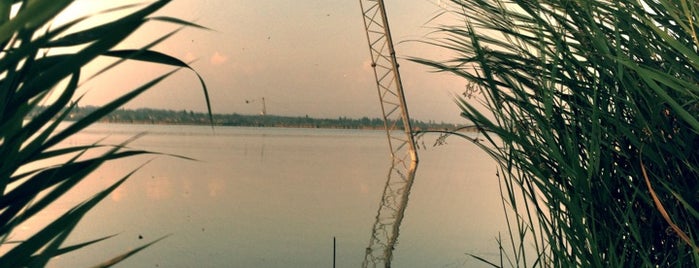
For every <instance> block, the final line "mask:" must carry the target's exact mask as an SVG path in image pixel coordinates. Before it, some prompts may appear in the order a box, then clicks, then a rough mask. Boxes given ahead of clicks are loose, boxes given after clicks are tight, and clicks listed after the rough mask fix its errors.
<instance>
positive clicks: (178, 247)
mask: <svg viewBox="0 0 699 268" xmlns="http://www.w3.org/2000/svg"><path fill="white" fill-rule="evenodd" d="M142 132H147V133H148V134H147V135H145V136H143V137H141V138H139V139H137V140H136V141H134V142H132V143H131V144H129V147H132V148H139V149H146V150H151V151H157V152H161V153H167V154H175V155H183V156H187V157H191V158H194V159H196V161H191V160H185V159H181V158H176V157H171V156H165V155H157V156H156V155H150V156H139V157H134V158H130V159H126V160H119V161H116V162H114V163H111V164H108V165H105V166H103V167H102V168H100V169H99V170H98V171H97V172H95V173H93V174H92V175H91V176H90V178H89V179H88V180H86V181H85V182H83V183H82V184H81V185H79V186H78V187H79V188H78V189H76V191H75V192H74V193H71V195H70V196H68V197H67V198H65V199H63V200H62V201H61V202H59V203H58V204H56V205H55V206H53V207H52V208H51V209H50V210H49V211H47V212H48V213H49V214H51V213H53V215H54V216H55V215H57V214H58V213H60V212H61V211H63V210H65V209H67V208H69V207H71V206H72V205H74V204H75V203H77V202H80V201H82V200H84V199H85V198H87V197H89V196H90V195H92V194H94V193H95V192H97V191H98V190H100V189H103V188H105V187H107V186H108V185H110V184H111V183H113V182H114V181H116V180H118V179H119V178H121V177H122V176H124V175H126V174H127V173H128V172H130V171H132V170H133V169H135V168H138V167H139V166H140V165H142V164H143V163H145V162H147V161H150V162H149V163H148V164H147V165H145V166H143V167H142V168H141V169H140V170H139V171H138V172H137V173H135V174H134V175H133V177H131V178H130V179H129V180H128V181H127V182H126V183H125V184H123V185H122V186H121V187H120V188H119V189H117V190H116V191H115V192H114V193H113V194H111V195H110V196H109V198H108V199H106V200H104V201H103V203H101V204H100V205H99V206H98V207H96V208H95V209H94V210H93V211H92V212H90V213H89V214H88V216H87V217H86V218H85V219H84V220H83V221H82V222H81V223H80V225H79V226H78V228H77V230H76V232H75V233H74V234H73V235H72V236H71V237H70V238H69V240H70V241H71V242H79V241H85V240H89V239H95V238H98V237H102V236H105V235H111V234H116V235H117V236H115V237H113V238H111V239H108V240H106V241H104V242H101V243H99V244H97V245H95V246H92V247H89V248H87V249H84V250H80V251H78V252H76V253H73V254H68V255H65V256H61V257H59V258H57V259H56V260H54V261H52V262H51V265H50V266H51V267H86V266H91V265H95V264H98V263H100V262H102V261H106V260H108V259H110V258H111V257H114V256H116V255H118V254H119V253H121V252H124V251H126V250H128V249H132V248H135V247H138V246H140V245H142V244H144V243H147V242H149V241H152V240H154V239H157V238H160V237H163V236H166V235H170V236H169V237H167V238H166V239H164V240H162V241H160V242H158V243H156V244H155V245H153V246H152V247H150V248H148V249H146V250H145V251H142V252H140V253H138V254H137V255H135V256H133V257H131V258H129V259H127V260H126V261H124V262H123V264H122V265H120V267H332V261H333V237H335V238H336V240H337V247H336V250H337V257H336V262H337V267H359V266H360V265H361V263H362V261H363V260H364V254H365V248H366V247H367V245H368V243H369V238H370V234H371V229H372V226H373V223H374V220H375V217H376V212H377V209H378V206H379V201H380V199H381V195H382V192H383V187H384V184H385V182H386V174H387V172H388V169H389V165H390V157H389V152H388V148H387V141H386V136H385V132H383V131H370V130H332V129H286V128H244V127H216V128H215V129H214V130H212V129H211V128H210V127H206V126H164V125H125V124H96V125H94V126H92V127H90V128H89V129H87V130H86V131H84V132H82V133H80V134H78V135H75V136H74V137H71V138H70V139H68V140H66V141H65V142H64V145H78V144H91V143H94V142H97V141H99V140H101V139H105V140H104V141H103V143H108V144H118V143H120V142H122V141H125V140H127V139H129V138H130V137H133V136H134V135H136V134H138V133H142ZM435 138H436V136H429V135H428V136H426V137H424V138H422V139H421V140H420V142H421V143H422V142H424V143H425V144H426V145H427V147H428V148H427V149H421V150H420V151H419V152H418V154H419V155H420V164H419V166H418V169H417V174H416V176H415V183H414V185H413V188H412V192H411V195H410V201H409V204H408V208H407V211H406V214H405V218H404V220H403V224H402V226H401V233H400V237H399V239H398V245H397V247H396V249H395V251H394V259H393V266H394V267H487V266H486V265H484V264H482V263H480V262H478V261H476V260H474V259H473V258H470V257H468V256H467V255H466V253H472V254H475V255H479V256H482V257H485V258H490V259H493V260H496V259H499V257H498V254H497V252H498V246H497V243H496V238H497V237H498V234H499V233H502V235H503V237H505V235H506V227H505V224H504V218H503V209H502V205H501V202H500V197H499V191H498V183H497V178H496V175H495V173H496V166H495V163H494V161H492V160H491V159H490V158H488V156H487V155H486V154H484V153H482V152H481V151H480V150H479V149H478V148H476V146H474V145H472V144H471V143H469V142H467V141H464V140H460V139H458V138H456V137H452V138H450V139H448V140H447V142H448V144H447V145H442V146H438V147H432V146H430V145H431V144H432V143H434V140H435ZM49 218H51V215H44V216H43V217H40V218H37V219H35V220H34V221H31V222H29V223H28V224H27V225H25V226H22V227H21V228H20V229H19V230H18V237H22V236H23V235H25V236H26V235H27V234H30V233H32V232H33V231H36V228H38V227H39V224H40V223H41V222H42V221H45V220H46V219H49Z"/></svg>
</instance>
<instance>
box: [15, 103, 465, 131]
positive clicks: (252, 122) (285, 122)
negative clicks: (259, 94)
mask: <svg viewBox="0 0 699 268" xmlns="http://www.w3.org/2000/svg"><path fill="white" fill-rule="evenodd" d="M42 108H43V107H42ZM42 108H40V109H36V110H35V111H34V112H32V113H30V114H29V115H28V116H29V117H30V118H31V117H34V116H36V115H37V114H39V113H40V112H41V111H42V110H43V109H42ZM99 108H100V107H96V106H84V107H77V106H76V107H74V108H73V109H72V110H71V112H70V113H68V116H67V117H66V120H70V121H77V120H81V119H83V118H85V116H87V115H89V114H91V113H93V112H94V111H96V110H98V109H99ZM210 118H213V119H210ZM210 120H213V124H214V125H217V126H245V127H291V128H337V129H384V122H383V119H379V118H372V119H370V118H368V117H362V118H359V119H353V118H347V117H339V118H336V119H331V118H312V117H308V116H278V115H264V116H263V115H242V114H213V115H211V116H210V115H209V114H207V113H197V112H193V111H186V110H181V111H173V110H162V109H150V108H141V109H135V110H128V109H118V110H115V111H112V112H110V113H109V114H108V115H106V116H104V117H103V118H102V119H101V120H100V121H101V122H108V123H129V124H170V125H208V124H211V121H210ZM412 125H413V126H414V127H415V128H416V129H418V130H446V129H453V128H455V127H457V126H456V125H454V124H449V123H444V122H441V123H437V122H434V121H428V122H424V121H419V120H413V121H412Z"/></svg>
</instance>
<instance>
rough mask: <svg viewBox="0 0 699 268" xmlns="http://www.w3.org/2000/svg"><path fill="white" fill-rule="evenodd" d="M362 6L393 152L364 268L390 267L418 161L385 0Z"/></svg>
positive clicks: (368, 0)
mask: <svg viewBox="0 0 699 268" xmlns="http://www.w3.org/2000/svg"><path fill="white" fill-rule="evenodd" d="M359 3H360V5H361V8H362V13H363V17H364V27H365V30H366V35H367V39H368V42H369V51H370V54H371V61H372V62H371V67H373V69H374V78H375V79H376V87H377V89H378V91H379V100H380V101H381V111H382V112H383V118H384V125H385V127H386V135H387V136H388V146H389V149H390V151H391V166H390V169H389V171H388V178H387V180H386V186H385V188H384V192H383V197H382V198H381V201H380V204H379V211H378V213H377V215H376V221H375V222H374V227H373V229H372V233H371V239H370V241H369V246H368V247H367V248H366V255H365V256H364V262H363V267H379V266H385V267H390V266H391V259H392V258H393V249H394V248H395V247H396V243H397V240H398V233H399V227H400V224H401V222H402V221H403V217H404V215H405V209H406V207H407V204H408V196H409V194H410V188H411V187H412V185H413V180H414V178H415V170H416V169H417V163H418V157H417V151H416V150H415V141H414V138H413V132H412V127H411V126H410V117H409V115H408V108H407V105H406V103H405V96H404V95H403V84H402V83H401V80H400V73H399V72H398V61H397V60H396V53H395V50H394V49H393V41H392V40H391V33H390V30H389V27H388V19H387V18H386V9H385V7H384V3H383V1H382V0H360V1H359Z"/></svg>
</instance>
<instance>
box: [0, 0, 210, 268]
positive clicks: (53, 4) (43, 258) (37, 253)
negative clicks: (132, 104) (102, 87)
mask: <svg viewBox="0 0 699 268" xmlns="http://www.w3.org/2000/svg"><path fill="white" fill-rule="evenodd" d="M72 2H73V1H72V0H31V1H30V0H14V1H9V0H8V1H0V47H2V51H1V52H0V156H2V161H0V252H2V255H1V256H0V267H43V266H45V265H46V264H47V263H48V262H49V261H50V260H51V259H52V258H53V257H55V256H58V255H62V254H66V253H69V252H73V251H76V250H79V249H81V248H83V247H85V246H89V245H92V244H94V243H97V242H99V241H102V240H104V239H107V238H109V236H105V237H102V238H98V239H95V240H92V241H86V242H84V243H79V244H75V245H65V243H64V242H65V240H66V238H67V237H68V236H69V235H70V234H71V232H72V231H74V229H75V228H76V225H77V223H78V222H79V221H80V219H81V218H82V217H83V216H84V215H85V214H86V213H88V212H89V211H90V210H91V209H92V208H93V207H94V206H95V205H96V204H97V203H99V202H100V200H102V199H104V198H105V197H106V196H107V195H109V193H110V192H112V191H113V190H114V189H116V188H117V187H118V186H119V185H120V184H121V183H123V182H124V181H125V180H126V179H127V178H128V177H129V176H131V174H133V172H135V171H132V172H130V173H128V174H127V175H126V176H124V177H123V178H121V179H120V180H118V181H117V182H116V183H115V184H114V185H112V186H110V187H108V188H107V189H104V190H102V191H100V192H97V193H95V195H94V196H93V197H91V198H89V199H87V200H85V201H84V202H82V203H80V204H78V205H76V206H75V207H73V208H71V209H70V210H67V211H65V212H64V213H63V214H62V215H60V216H58V217H57V219H56V220H54V221H53V222H50V223H48V224H47V225H45V226H43V227H42V228H41V229H39V230H38V231H37V232H36V233H34V234H33V235H31V236H30V237H28V238H26V239H23V240H21V241H16V240H14V238H15V236H14V233H15V230H17V228H18V227H21V226H23V224H25V223H26V222H27V221H28V220H30V219H32V218H34V217H37V215H41V213H42V211H43V210H44V209H45V208H47V207H48V206H49V205H51V204H52V203H54V202H55V201H56V200H57V199H59V198H60V197H61V196H64V195H66V193H68V192H69V191H70V190H71V189H73V188H75V187H76V185H78V184H79V182H81V181H82V180H84V179H86V178H87V177H88V175H89V174H90V173H91V172H92V171H94V170H95V169H97V168H99V167H100V166H101V165H102V164H104V163H106V162H109V161H113V160H116V159H121V158H125V157H131V156H134V155H140V154H148V153H150V152H146V151H140V150H136V149H128V148H126V147H125V145H127V144H128V142H129V141H125V142H124V143H122V144H119V145H115V146H108V145H103V144H93V145H86V146H69V147H60V148H58V147H57V146H56V145H58V144H59V143H60V142H62V141H64V140H65V139H67V138H69V137H70V136H71V135H74V134H75V133H77V132H79V131H81V130H82V129H84V128H86V127H88V126H90V125H91V124H93V123H95V122H96V121H97V120H99V119H100V118H102V117H104V116H105V115H106V114H108V113H109V112H111V111H113V110H115V109H117V108H119V107H120V106H122V105H123V104H125V103H127V102H128V101H129V100H131V99H133V98H134V97H136V96H138V95H139V94H141V93H143V92H145V91H147V90H148V89H150V88H152V87H153V86H155V85H156V84H158V82H160V81H162V80H163V79H166V78H167V77H168V76H170V75H171V74H172V73H173V72H174V71H176V69H179V68H189V66H188V65H187V64H186V63H184V62H182V61H180V60H178V59H176V58H173V57H171V56H168V55H167V54H163V53H159V52H156V51H153V50H151V48H152V47H153V46H155V45H156V44H158V43H160V42H162V41H163V40H165V39H167V38H168V37H169V36H171V35H172V34H174V33H175V32H177V30H175V31H173V32H170V33H166V34H164V35H163V36H160V37H157V38H154V41H152V42H151V43H150V44H148V45H147V46H144V47H141V48H137V49H119V50H116V49H114V47H115V46H116V45H117V44H119V43H121V42H122V41H123V40H124V39H126V38H127V37H129V36H130V35H131V34H132V33H134V32H135V31H137V29H138V28H139V27H140V26H142V25H143V24H145V23H149V22H150V21H156V20H157V21H161V22H165V23H174V24H176V25H179V26H181V27H199V28H201V27H200V26H197V25H195V24H192V23H189V22H186V21H183V20H180V19H177V18H171V17H154V16H152V14H153V13H154V12H156V11H158V10H159V9H161V8H162V7H163V6H165V5H166V4H167V3H168V2H169V1H153V2H151V3H150V4H147V5H141V6H133V5H130V6H120V7H116V8H113V9H110V10H107V11H105V12H103V13H101V14H85V15H84V17H76V18H73V20H72V21H70V22H67V23H65V24H62V25H54V24H53V19H54V18H55V17H56V16H57V15H58V14H59V13H60V12H61V11H62V10H64V9H65V8H66V7H67V6H68V5H70V4H71V3H72ZM13 9H15V10H16V12H13V11H12V10H13ZM117 12H118V13H117ZM105 13H114V14H124V15H121V16H120V17H119V18H117V19H115V20H112V21H111V22H106V23H103V24H100V25H85V23H82V22H84V21H85V20H87V19H88V18H90V17H92V16H100V15H104V14H105ZM86 26H89V27H86ZM77 27H81V28H80V30H77ZM98 57H116V58H118V59H119V61H117V63H115V64H114V65H110V66H107V67H104V68H103V69H102V70H101V71H99V72H98V73H97V75H95V76H93V77H90V78H88V79H98V78H99V75H100V74H102V73H104V72H111V71H112V67H114V66H116V65H119V64H123V63H124V62H128V61H132V60H138V61H147V62H152V63H159V64H166V65H170V66H174V67H175V68H174V69H175V70H173V71H172V72H168V73H166V74H163V75H162V76H159V77H156V78H154V79H153V80H151V81H149V82H147V83H145V84H143V85H142V86H140V87H138V88H135V89H132V90H129V91H127V93H125V94H124V95H122V96H121V97H119V98H117V99H114V100H112V101H110V102H109V103H108V104H106V105H104V106H103V107H101V108H100V109H97V110H95V111H93V112H92V113H90V114H89V115H87V116H85V117H84V118H82V119H80V120H79V121H76V122H73V123H66V124H68V126H67V127H65V128H62V127H61V128H59V127H58V126H59V124H61V123H64V122H65V119H66V115H68V114H69V113H70V112H71V110H72V109H74V108H75V107H76V105H77V104H78V103H79V101H80V96H76V92H77V89H78V87H79V84H80V82H81V81H83V80H85V79H81V76H82V70H83V67H85V66H86V65H88V64H90V62H92V61H93V60H94V59H96V58H98ZM202 86H203V90H204V95H205V96H207V98H206V99H207V106H209V103H208V93H207V92H206V87H205V86H204V84H203V81H202ZM49 96H52V98H51V99H55V100H54V101H48V99H49ZM47 103H48V104H47ZM40 105H41V106H43V107H42V111H41V112H40V113H38V114H37V115H36V116H33V117H31V118H29V117H28V114H30V113H31V112H32V111H34V110H35V109H36V108H37V107H39V106H40ZM209 111H210V109H209ZM209 114H211V113H209ZM104 148H106V149H107V150H106V152H105V150H104ZM99 149H102V150H101V151H100V152H103V153H102V154H101V155H99V156H94V157H90V156H87V155H94V154H88V152H90V151H93V150H99ZM50 159H69V160H67V161H64V162H61V163H60V164H57V165H48V166H47V165H42V164H41V163H42V161H44V160H50ZM20 170H22V171H20ZM148 245H150V244H146V245H144V246H142V247H139V248H136V249H134V250H131V251H129V252H126V253H124V254H123V255H119V256H117V257H116V258H114V259H113V260H111V261H107V262H105V263H103V264H100V265H98V266H111V265H113V264H115V263H117V262H119V261H120V260H122V259H123V258H125V257H128V256H130V255H131V254H134V253H135V252H138V251H139V250H141V249H143V248H144V247H145V246H148Z"/></svg>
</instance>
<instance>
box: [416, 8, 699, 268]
mask: <svg viewBox="0 0 699 268" xmlns="http://www.w3.org/2000/svg"><path fill="white" fill-rule="evenodd" d="M451 3H452V8H451V12H450V13H449V14H451V15H453V16H456V17H457V18H459V20H460V21H464V22H466V24H465V25H454V26H449V25H447V26H440V27H439V29H438V31H437V32H438V33H439V34H441V36H440V37H437V38H434V39H432V40H430V41H424V42H425V43H427V44H429V45H432V46H435V47H438V48H441V49H445V50H447V51H449V52H452V53H453V54H454V55H455V56H454V57H453V58H452V59H451V60H449V61H444V62H441V61H435V60H430V59H424V58H413V59H411V60H413V61H415V62H418V63H420V64H424V65H427V66H430V67H431V68H434V69H435V70H437V71H441V72H449V73H452V74H454V75H456V76H458V77H462V78H463V79H465V80H466V83H467V84H468V85H469V87H470V88H472V89H474V92H475V94H474V92H470V93H469V94H468V96H470V97H472V98H473V99H467V98H465V97H464V98H459V99H457V100H456V102H457V105H458V106H459V107H460V108H461V110H462V115H463V117H464V118H465V119H466V120H467V121H468V124H473V125H475V126H477V127H478V129H479V130H480V132H481V134H482V135H483V136H484V137H487V139H486V141H487V143H486V144H483V143H477V145H478V146H479V148H481V149H483V150H485V151H486V152H488V154H489V155H491V156H492V157H493V158H494V159H495V160H496V161H497V163H498V165H499V166H500V170H501V172H500V173H499V174H500V176H499V179H500V180H501V181H502V188H501V189H502V191H503V192H504V193H503V195H502V198H503V206H504V207H506V208H508V209H507V210H506V211H508V212H511V213H514V214H515V215H516V217H512V218H510V217H508V224H509V225H510V229H509V230H510V232H511V233H512V234H511V235H510V236H509V237H510V240H512V244H513V247H512V249H510V251H511V253H510V255H511V256H514V258H513V259H512V262H511V265H512V266H515V267H519V266H532V267H619V266H624V267H690V266H699V258H697V255H699V254H697V251H696V250H695V249H696V246H695V245H696V244H697V240H696V239H697V238H696V234H697V232H699V229H698V226H699V217H697V213H696V211H697V210H698V209H699V201H696V200H697V196H699V180H698V179H699V152H697V150H695V149H693V148H696V146H697V144H699V136H698V135H697V134H698V133H699V132H698V130H699V129H697V127H699V94H697V91H698V90H697V89H699V87H697V85H698V84H699V79H697V75H696V74H697V73H698V72H699V65H697V63H698V62H699V60H698V59H699V52H698V50H697V41H696V40H697V38H696V36H697V32H696V26H697V22H696V18H697V17H699V13H698V12H699V10H698V9H697V6H696V4H695V3H694V2H691V1H684V0H661V1H643V0H635V1H605V0H591V1H563V0H544V1H514V2H512V1H499V0H452V1H451ZM476 102H477V103H476ZM639 163H642V164H639ZM650 185H652V187H651V186H650ZM521 197H524V199H522V198H521ZM660 205H662V207H661V206H660ZM668 219H671V220H668ZM523 245H534V246H533V247H528V246H523ZM523 251H529V252H524V253H522V252H523ZM526 256H538V257H537V258H536V261H535V262H533V263H532V262H531V261H530V260H531V258H528V257H526ZM483 260H485V259H483ZM486 263H488V264H491V262H488V261H486Z"/></svg>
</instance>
